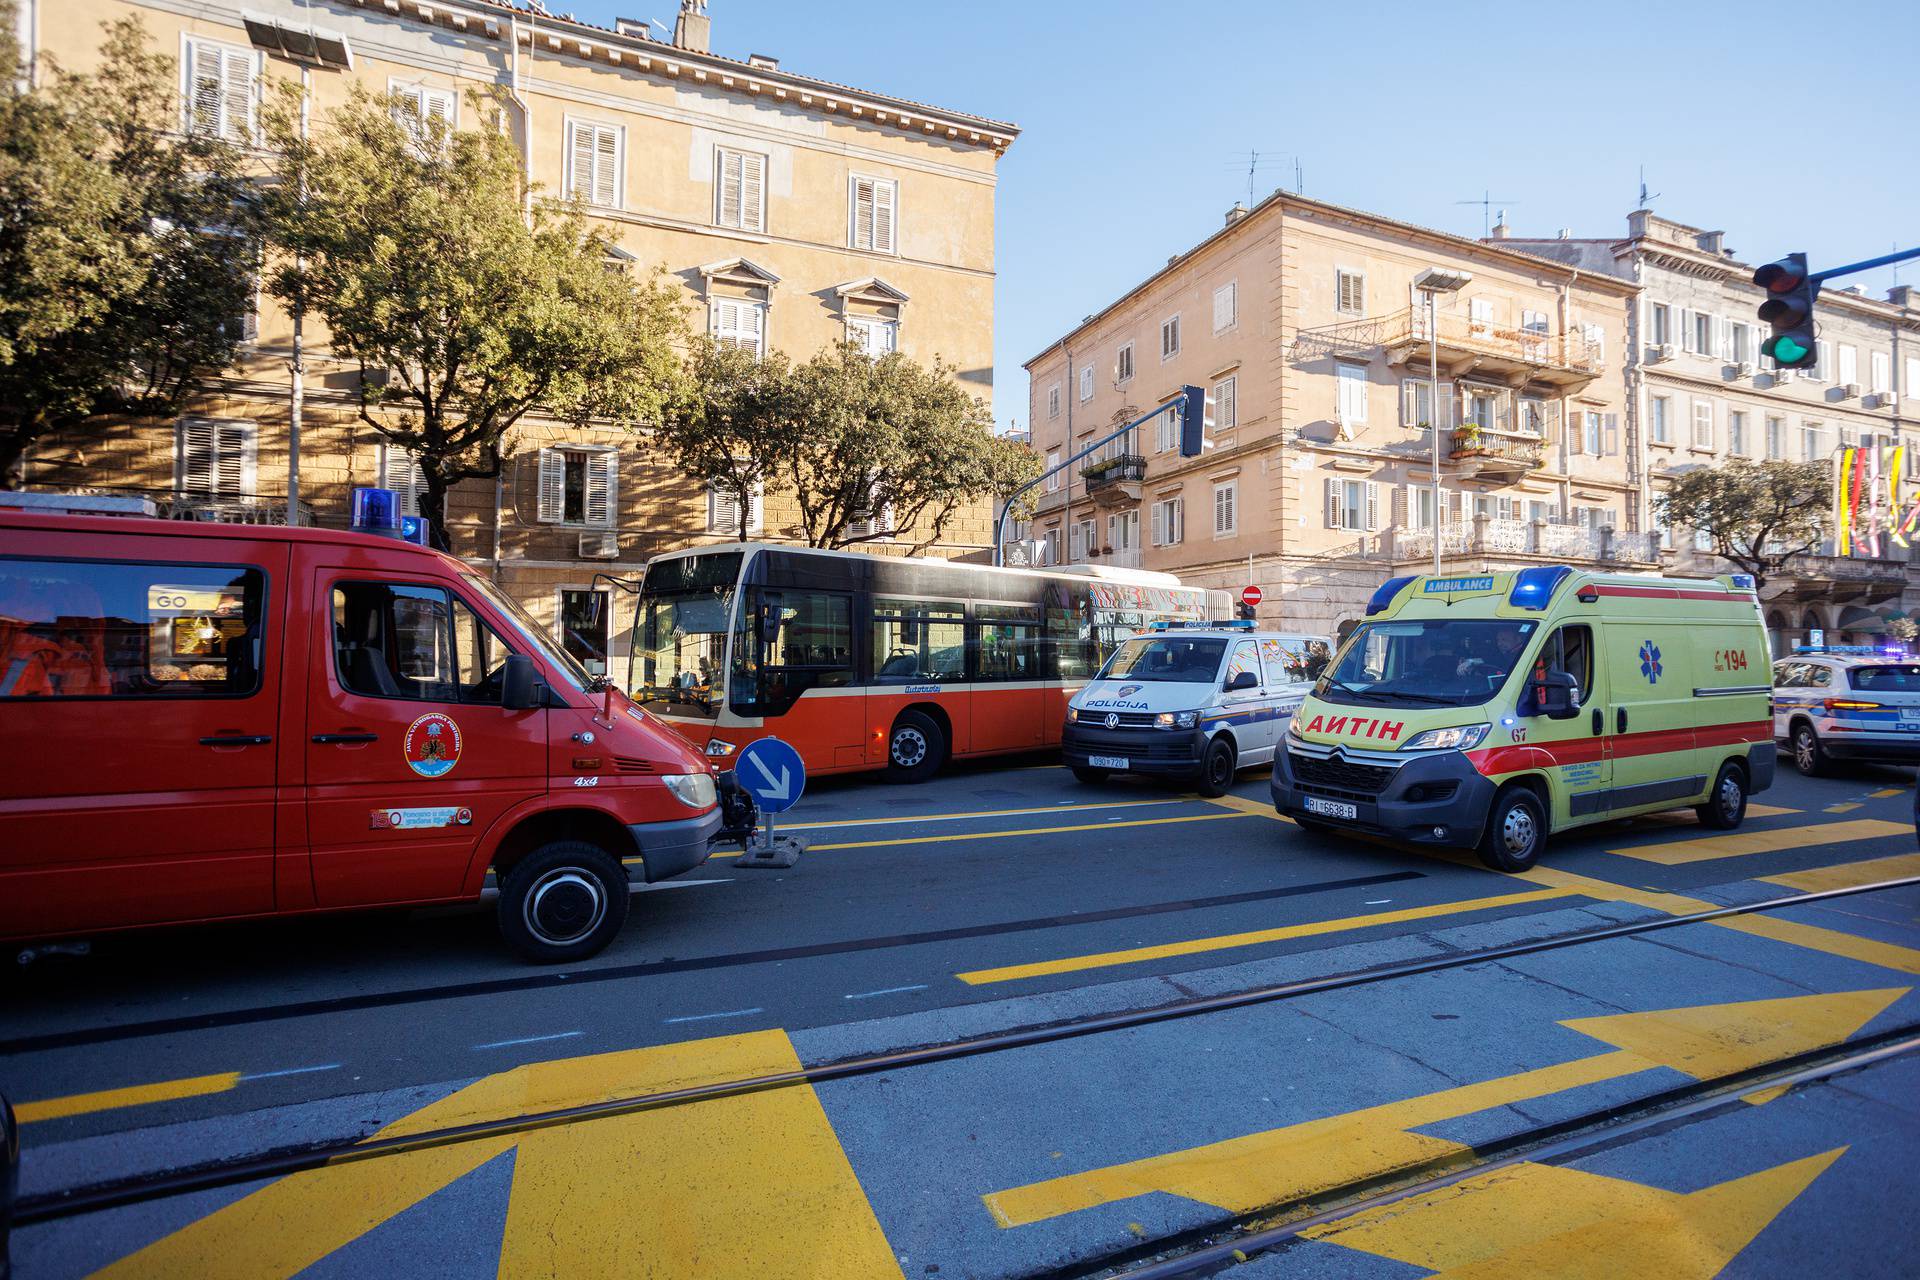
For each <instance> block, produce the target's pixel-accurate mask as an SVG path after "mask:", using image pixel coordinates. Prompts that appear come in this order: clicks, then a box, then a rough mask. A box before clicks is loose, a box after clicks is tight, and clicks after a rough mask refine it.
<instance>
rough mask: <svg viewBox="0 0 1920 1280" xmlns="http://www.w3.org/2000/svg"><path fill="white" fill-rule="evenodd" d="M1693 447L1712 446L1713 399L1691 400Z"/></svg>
mask: <svg viewBox="0 0 1920 1280" xmlns="http://www.w3.org/2000/svg"><path fill="white" fill-rule="evenodd" d="M1693 447H1694V448H1696V449H1711V448H1713V401H1711V400H1695V401H1694V402H1693Z"/></svg>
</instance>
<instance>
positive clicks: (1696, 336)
mask: <svg viewBox="0 0 1920 1280" xmlns="http://www.w3.org/2000/svg"><path fill="white" fill-rule="evenodd" d="M1689 350H1691V351H1693V352H1694V354H1696V355H1703V356H1705V355H1712V354H1713V317H1712V316H1711V315H1710V314H1708V313H1707V312H1705V311H1696V312H1694V313H1693V345H1692V347H1690V348H1689Z"/></svg>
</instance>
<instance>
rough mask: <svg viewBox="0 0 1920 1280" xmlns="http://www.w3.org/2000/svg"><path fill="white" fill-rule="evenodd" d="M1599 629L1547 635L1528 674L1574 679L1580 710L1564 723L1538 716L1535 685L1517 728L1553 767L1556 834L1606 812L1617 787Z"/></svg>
mask: <svg viewBox="0 0 1920 1280" xmlns="http://www.w3.org/2000/svg"><path fill="white" fill-rule="evenodd" d="M1601 631H1602V629H1601V628H1600V627H1597V626H1595V625H1593V624H1592V623H1588V622H1563V623H1561V624H1560V625H1559V626H1557V627H1555V628H1554V629H1553V630H1552V631H1550V632H1548V633H1547V636H1546V638H1545V639H1544V640H1543V641H1542V642H1541V646H1540V650H1539V652H1538V654H1537V655H1536V656H1535V658H1534V662H1533V666H1532V667H1531V668H1530V669H1529V675H1530V681H1531V677H1532V676H1534V675H1537V674H1539V673H1541V672H1564V673H1566V674H1567V675H1570V676H1572V677H1573V681H1574V685H1575V687H1576V688H1577V689H1578V691H1579V698H1580V708H1579V710H1578V712H1576V713H1575V714H1574V715H1573V716H1571V717H1569V718H1567V719H1564V720H1553V719H1549V718H1548V717H1547V716H1545V715H1542V714H1540V713H1539V712H1538V710H1537V708H1536V705H1535V698H1534V695H1533V692H1532V687H1531V683H1530V682H1529V684H1527V685H1525V686H1522V690H1521V695H1520V711H1521V714H1520V716H1519V717H1517V719H1518V720H1519V726H1518V727H1519V728H1521V729H1522V730H1523V731H1524V732H1525V734H1526V742H1527V744H1528V745H1529V746H1537V747H1543V748H1545V749H1546V750H1547V753H1548V754H1549V756H1550V757H1551V759H1552V761H1553V765H1552V769H1553V782H1554V786H1553V793H1554V815H1553V825H1554V826H1555V827H1556V828H1558V827H1561V826H1564V825H1566V824H1568V823H1570V822H1571V823H1578V822H1586V821H1591V820H1592V819H1594V818H1597V817H1599V816H1601V815H1603V814H1604V813H1605V812H1606V808H1607V803H1608V791H1609V789H1610V788H1611V787H1612V785H1613V768H1614V761H1613V753H1612V742H1611V736H1610V726H1611V716H1612V707H1611V705H1610V703H1609V700H1608V682H1607V668H1606V663H1605V662H1604V661H1603V656H1604V655H1603V654H1602V652H1601V650H1600V648H1599V646H1600V643H1601Z"/></svg>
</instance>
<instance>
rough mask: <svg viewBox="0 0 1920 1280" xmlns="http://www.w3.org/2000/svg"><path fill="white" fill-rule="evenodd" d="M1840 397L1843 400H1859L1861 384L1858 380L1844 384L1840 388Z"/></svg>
mask: <svg viewBox="0 0 1920 1280" xmlns="http://www.w3.org/2000/svg"><path fill="white" fill-rule="evenodd" d="M1840 397H1841V399H1843V400H1858V399H1859V398H1860V384H1859V383H1857V382H1848V383H1845V384H1843V385H1842V386H1841V388H1840Z"/></svg>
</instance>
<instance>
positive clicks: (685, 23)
mask: <svg viewBox="0 0 1920 1280" xmlns="http://www.w3.org/2000/svg"><path fill="white" fill-rule="evenodd" d="M712 36H713V19H712V18H709V17H708V16H707V0H680V16H679V17H677V18H675V19H674V20H673V47H674V48H676V49H685V50H686V51H687V52H688V53H709V52H711V49H710V48H709V47H708V46H709V44H710V42H711V39H712Z"/></svg>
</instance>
